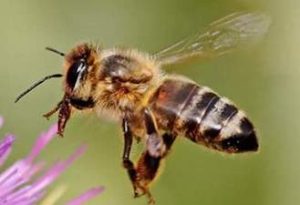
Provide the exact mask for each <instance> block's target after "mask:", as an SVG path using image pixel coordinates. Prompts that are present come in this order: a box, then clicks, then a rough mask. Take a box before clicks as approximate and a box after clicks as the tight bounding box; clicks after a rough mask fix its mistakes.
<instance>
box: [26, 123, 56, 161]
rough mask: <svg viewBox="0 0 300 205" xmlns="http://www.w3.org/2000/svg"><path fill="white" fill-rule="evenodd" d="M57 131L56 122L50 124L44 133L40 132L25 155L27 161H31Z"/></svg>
mask: <svg viewBox="0 0 300 205" xmlns="http://www.w3.org/2000/svg"><path fill="white" fill-rule="evenodd" d="M56 132H57V124H54V125H52V126H51V127H50V128H49V130H48V131H47V132H46V133H42V134H41V135H40V136H39V137H38V139H37V140H36V142H35V144H34V146H33V148H32V150H31V152H30V154H29V155H28V156H27V160H28V161H29V162H33V160H35V158H36V157H37V156H38V155H39V154H40V152H41V151H42V149H44V148H45V146H46V145H47V144H48V143H49V142H50V141H51V140H52V139H53V138H54V136H55V135H56Z"/></svg>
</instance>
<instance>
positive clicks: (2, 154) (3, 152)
mask: <svg viewBox="0 0 300 205" xmlns="http://www.w3.org/2000/svg"><path fill="white" fill-rule="evenodd" d="M14 141H15V137H14V136H13V135H7V136H5V137H4V139H2V140H1V141H0V166H1V165H2V164H3V163H4V162H5V160H6V158H7V157H8V155H9V154H10V152H11V149H12V144H13V143H14Z"/></svg>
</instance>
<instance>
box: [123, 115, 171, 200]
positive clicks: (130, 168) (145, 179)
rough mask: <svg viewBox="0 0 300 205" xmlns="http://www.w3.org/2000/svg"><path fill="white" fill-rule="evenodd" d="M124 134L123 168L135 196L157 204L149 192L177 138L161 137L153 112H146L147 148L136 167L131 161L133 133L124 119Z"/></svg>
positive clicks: (168, 134) (167, 135) (169, 135)
mask: <svg viewBox="0 0 300 205" xmlns="http://www.w3.org/2000/svg"><path fill="white" fill-rule="evenodd" d="M122 126H123V132H124V141H125V143H124V151H123V166H124V168H125V169H126V170H127V173H128V175H129V178H130V180H131V182H132V185H133V189H134V196H135V197H140V196H142V195H146V196H147V197H148V199H149V204H155V200H154V198H153V196H152V195H151V193H150V191H149V185H150V183H151V182H153V181H154V179H155V177H156V176H157V172H158V170H159V167H160V164H161V160H162V159H163V158H165V157H166V155H167V154H168V152H169V150H170V148H171V146H172V144H173V142H174V140H175V139H176V136H175V135H173V134H170V133H165V134H164V135H163V136H160V135H159V134H158V132H157V128H156V125H155V121H154V117H153V115H152V114H151V112H150V111H149V110H148V111H147V112H146V110H145V126H146V132H147V147H146V150H145V151H144V152H143V153H142V154H141V156H140V158H139V160H138V162H137V164H136V166H134V164H133V162H132V161H131V160H130V151H131V146H132V140H133V139H132V138H133V137H132V136H133V135H132V131H131V130H130V126H129V124H128V121H127V120H126V118H125V119H123V124H122Z"/></svg>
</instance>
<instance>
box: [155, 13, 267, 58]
mask: <svg viewBox="0 0 300 205" xmlns="http://www.w3.org/2000/svg"><path fill="white" fill-rule="evenodd" d="M270 24H271V18H270V17H269V16H267V15H265V14H262V13H253V12H252V13H251V12H237V13H233V14H231V15H228V16H226V17H224V18H221V19H219V20H217V21H215V22H213V23H211V24H210V25H209V26H208V28H207V29H206V30H205V31H204V32H199V33H196V34H195V35H193V36H191V37H189V38H187V39H184V40H181V41H179V42H177V43H175V44H173V45H171V46H169V47H167V48H165V49H163V50H161V51H159V52H157V53H156V54H154V56H155V57H156V59H157V60H158V61H159V62H160V63H161V64H174V63H177V62H180V61H182V60H185V59H188V58H191V57H198V58H210V57H215V56H220V55H223V54H225V53H228V52H230V51H232V50H234V49H236V48H238V47H244V46H248V45H253V44H254V43H255V42H257V41H258V40H260V39H261V38H262V37H263V36H264V35H265V34H266V32H267V31H268V28H269V26H270Z"/></svg>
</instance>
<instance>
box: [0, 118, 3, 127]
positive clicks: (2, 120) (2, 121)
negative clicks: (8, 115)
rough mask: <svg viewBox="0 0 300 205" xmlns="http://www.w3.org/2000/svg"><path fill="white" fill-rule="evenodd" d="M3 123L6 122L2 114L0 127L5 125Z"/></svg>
mask: <svg viewBox="0 0 300 205" xmlns="http://www.w3.org/2000/svg"><path fill="white" fill-rule="evenodd" d="M3 123H4V118H3V117H2V116H0V128H1V127H2V126H3Z"/></svg>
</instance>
